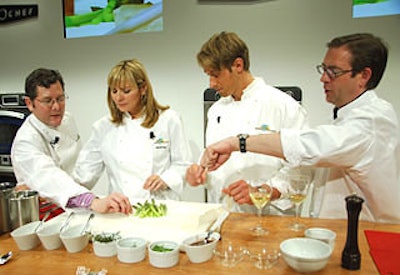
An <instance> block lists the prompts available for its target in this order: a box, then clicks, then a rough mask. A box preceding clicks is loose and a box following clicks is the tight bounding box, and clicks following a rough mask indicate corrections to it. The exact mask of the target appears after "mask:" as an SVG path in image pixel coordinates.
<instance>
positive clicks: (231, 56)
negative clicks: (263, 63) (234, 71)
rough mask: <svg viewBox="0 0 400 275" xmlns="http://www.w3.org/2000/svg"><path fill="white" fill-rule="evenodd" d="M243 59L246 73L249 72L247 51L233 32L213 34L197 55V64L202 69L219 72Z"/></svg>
mask: <svg viewBox="0 0 400 275" xmlns="http://www.w3.org/2000/svg"><path fill="white" fill-rule="evenodd" d="M238 57H239V58H241V59H243V66H244V69H245V70H246V71H249V70H250V58H249V49H248V47H247V45H246V43H245V42H244V41H243V40H242V39H241V38H240V37H239V36H238V35H237V34H236V33H233V32H225V31H223V32H221V33H217V34H214V35H213V36H212V37H211V38H210V39H209V40H208V41H206V42H205V43H204V44H203V46H202V47H201V49H200V51H199V52H198V54H197V62H198V63H199V65H200V66H201V67H202V68H203V69H212V70H216V71H221V70H222V69H228V70H229V71H231V66H232V64H233V62H234V61H235V59H236V58H238Z"/></svg>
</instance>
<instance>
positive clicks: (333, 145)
mask: <svg viewBox="0 0 400 275" xmlns="http://www.w3.org/2000/svg"><path fill="white" fill-rule="evenodd" d="M327 46H328V50H327V52H326V55H325V58H324V60H323V63H322V65H319V66H317V70H318V72H319V73H321V74H322V76H321V82H322V83H323V86H324V92H325V95H326V101H327V102H329V103H332V104H333V105H334V106H335V108H336V109H337V118H336V119H335V120H334V121H333V123H332V125H321V126H318V127H316V128H314V129H310V130H293V129H282V130H281V131H280V133H274V134H266V135H253V136H250V137H249V138H248V139H247V140H246V148H247V150H248V151H251V152H256V153H261V154H267V155H271V156H275V157H280V158H282V159H285V160H286V161H287V162H289V163H290V164H292V165H311V166H319V167H330V174H329V178H328V180H327V182H326V184H325V186H324V187H323V188H322V189H320V191H321V190H323V191H322V192H319V194H320V196H316V197H314V201H315V202H316V204H314V205H315V206H317V205H319V207H318V209H317V208H316V209H314V211H315V212H316V213H318V215H317V216H318V217H321V218H339V219H345V218H347V214H346V208H345V202H344V199H345V197H346V196H348V195H351V194H353V193H356V194H358V195H359V196H361V197H362V198H364V200H365V203H364V205H363V209H362V211H361V219H365V220H370V221H376V222H390V223H392V222H393V223H400V211H399V209H400V186H399V173H400V146H399V140H400V138H399V132H400V131H399V124H398V120H397V115H396V112H395V111H394V109H393V106H392V105H391V104H390V103H389V102H387V101H385V100H383V99H381V98H379V97H378V96H377V94H376V92H375V91H374V89H375V88H376V87H377V85H378V84H379V82H380V80H381V78H382V75H383V73H384V70H385V67H386V62H387V54H388V50H387V47H386V46H385V44H384V42H383V41H382V40H381V39H380V38H378V37H375V36H374V35H372V34H366V33H362V34H352V35H346V36H342V37H337V38H335V39H333V40H332V41H330V42H329V43H328V44H327ZM238 150H239V141H238V139H237V137H230V138H227V139H225V140H222V141H220V142H217V143H215V144H212V145H210V146H209V147H208V148H207V149H206V152H205V153H204V154H203V157H202V165H204V166H206V167H208V169H209V170H210V171H212V170H215V169H218V168H219V167H220V166H221V165H222V164H223V163H224V162H225V161H226V160H227V159H228V158H229V157H230V154H231V153H232V152H233V151H238Z"/></svg>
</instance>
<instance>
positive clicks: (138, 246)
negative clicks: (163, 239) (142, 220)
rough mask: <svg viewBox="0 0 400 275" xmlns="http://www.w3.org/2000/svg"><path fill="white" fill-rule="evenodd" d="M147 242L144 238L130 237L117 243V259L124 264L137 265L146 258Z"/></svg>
mask: <svg viewBox="0 0 400 275" xmlns="http://www.w3.org/2000/svg"><path fill="white" fill-rule="evenodd" d="M146 245H147V241H146V240H145V239H143V238H134V237H128V238H123V239H119V240H118V241H117V257H118V260H119V261H120V262H122V263H128V264H131V263H137V262H140V261H143V260H144V258H145V257H146Z"/></svg>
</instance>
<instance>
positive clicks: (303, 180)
mask: <svg viewBox="0 0 400 275" xmlns="http://www.w3.org/2000/svg"><path fill="white" fill-rule="evenodd" d="M309 185H310V177H309V176H307V175H302V174H294V175H290V176H289V199H290V200H291V201H292V203H293V204H294V206H295V222H294V223H293V224H291V225H290V226H289V228H290V229H291V230H293V231H301V230H303V229H304V228H305V225H304V224H302V223H300V222H299V216H300V206H301V204H302V203H303V201H304V200H305V198H306V197H307V192H308V187H309Z"/></svg>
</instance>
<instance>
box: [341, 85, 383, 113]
mask: <svg viewBox="0 0 400 275" xmlns="http://www.w3.org/2000/svg"><path fill="white" fill-rule="evenodd" d="M367 92H368V93H367ZM362 95H364V96H362ZM376 96H377V95H376V93H375V91H374V90H366V91H365V92H363V93H362V94H360V95H359V96H357V97H356V98H355V99H353V100H352V101H350V102H349V103H347V104H346V105H344V106H342V107H340V108H339V109H338V110H337V115H338V117H339V111H340V112H341V113H342V114H343V113H344V114H345V113H346V112H348V111H350V110H353V109H356V108H357V107H359V106H363V105H364V104H366V103H368V102H369V101H370V100H371V98H374V97H376Z"/></svg>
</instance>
